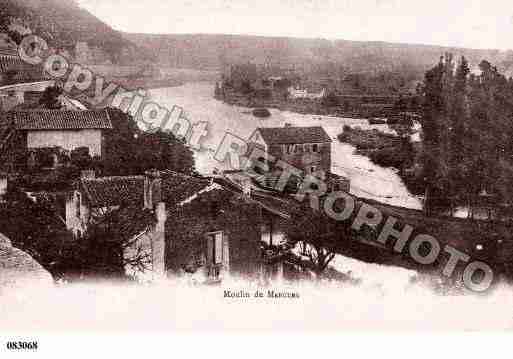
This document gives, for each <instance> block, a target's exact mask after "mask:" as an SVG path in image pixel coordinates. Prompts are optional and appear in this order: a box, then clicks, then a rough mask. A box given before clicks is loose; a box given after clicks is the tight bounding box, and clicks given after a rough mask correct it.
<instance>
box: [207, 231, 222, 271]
mask: <svg viewBox="0 0 513 359" xmlns="http://www.w3.org/2000/svg"><path fill="white" fill-rule="evenodd" d="M207 251H208V253H207V261H208V264H222V263H223V252H224V249H223V233H222V232H216V233H212V234H208V235H207Z"/></svg>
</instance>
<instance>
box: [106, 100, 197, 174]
mask: <svg viewBox="0 0 513 359" xmlns="http://www.w3.org/2000/svg"><path fill="white" fill-rule="evenodd" d="M109 115H110V118H111V121H112V124H113V127H114V129H113V130H112V131H109V132H108V133H107V135H106V141H105V143H106V155H105V160H104V161H102V163H101V164H99V165H98V166H97V169H98V170H99V171H100V172H101V173H102V175H105V176H111V175H117V176H124V175H140V174H144V172H145V171H147V170H150V169H158V170H165V169H169V170H173V171H176V172H181V173H185V174H191V173H193V171H194V157H193V153H192V151H191V150H190V149H189V148H188V147H186V146H185V143H184V142H183V141H181V140H178V139H177V138H176V137H175V136H174V135H173V134H172V133H171V132H164V131H160V130H159V131H157V132H155V133H150V132H143V131H142V130H140V129H139V128H138V126H137V123H136V121H135V120H134V119H133V117H132V116H130V115H128V114H125V113H124V112H122V111H120V110H118V109H109Z"/></svg>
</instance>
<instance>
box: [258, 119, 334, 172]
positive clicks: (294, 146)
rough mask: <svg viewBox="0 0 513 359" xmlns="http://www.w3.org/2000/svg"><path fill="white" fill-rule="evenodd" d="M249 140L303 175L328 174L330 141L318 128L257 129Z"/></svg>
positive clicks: (329, 169)
mask: <svg viewBox="0 0 513 359" xmlns="http://www.w3.org/2000/svg"><path fill="white" fill-rule="evenodd" d="M250 141H251V142H253V143H255V144H259V145H260V146H263V148H264V150H265V151H266V152H267V153H268V154H270V155H271V156H273V157H275V158H279V159H281V160H282V161H285V162H287V163H288V164H290V165H292V166H294V167H296V168H298V169H301V170H303V171H304V172H305V173H306V174H320V173H322V174H324V175H325V174H327V173H329V172H330V171H331V142H332V141H331V138H330V137H329V136H328V134H327V133H326V131H324V129H323V128H322V127H320V126H316V127H292V126H287V125H286V126H285V127H275V128H257V129H256V131H255V132H254V133H253V135H252V136H251V140H250ZM324 175H323V176H322V177H324Z"/></svg>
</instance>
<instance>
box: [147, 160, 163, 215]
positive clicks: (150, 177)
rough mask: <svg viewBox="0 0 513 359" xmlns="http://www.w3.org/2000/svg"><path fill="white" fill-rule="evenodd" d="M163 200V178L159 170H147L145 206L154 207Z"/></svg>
mask: <svg viewBox="0 0 513 359" xmlns="http://www.w3.org/2000/svg"><path fill="white" fill-rule="evenodd" d="M160 202H162V180H161V178H160V172H159V171H157V170H150V171H146V173H145V175H144V208H145V209H154V208H155V205H156V204H158V203H160Z"/></svg>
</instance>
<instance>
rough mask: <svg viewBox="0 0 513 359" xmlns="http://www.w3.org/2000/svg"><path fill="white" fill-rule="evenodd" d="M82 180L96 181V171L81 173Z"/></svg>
mask: <svg viewBox="0 0 513 359" xmlns="http://www.w3.org/2000/svg"><path fill="white" fill-rule="evenodd" d="M80 178H81V179H95V178H96V173H95V172H94V170H84V171H81V172H80Z"/></svg>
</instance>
